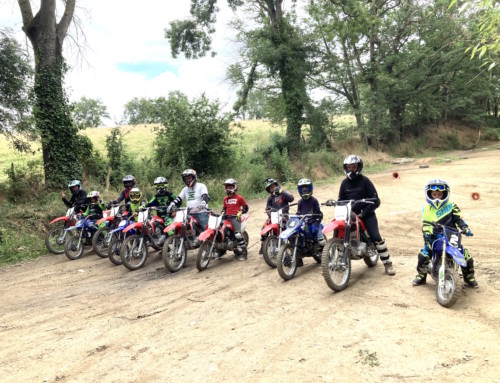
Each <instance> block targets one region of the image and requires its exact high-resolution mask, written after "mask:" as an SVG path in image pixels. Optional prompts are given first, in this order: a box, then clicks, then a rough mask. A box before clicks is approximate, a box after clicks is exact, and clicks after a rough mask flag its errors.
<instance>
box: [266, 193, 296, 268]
mask: <svg viewBox="0 0 500 383" xmlns="http://www.w3.org/2000/svg"><path fill="white" fill-rule="evenodd" d="M295 205H297V203H293V204H291V205H288V207H286V208H285V209H288V208H289V207H292V206H295ZM266 213H267V211H266ZM270 215H271V216H270V217H269V220H268V221H267V222H266V225H265V226H264V227H263V228H262V230H261V231H260V236H261V237H263V236H267V238H266V239H265V240H264V243H263V244H262V255H263V257H264V261H266V263H267V264H268V265H269V266H270V267H272V268H273V269H275V268H276V259H277V256H278V251H279V250H280V247H281V243H282V239H281V238H280V234H281V232H282V231H283V230H285V227H286V221H287V219H288V213H283V209H275V208H271V211H270Z"/></svg>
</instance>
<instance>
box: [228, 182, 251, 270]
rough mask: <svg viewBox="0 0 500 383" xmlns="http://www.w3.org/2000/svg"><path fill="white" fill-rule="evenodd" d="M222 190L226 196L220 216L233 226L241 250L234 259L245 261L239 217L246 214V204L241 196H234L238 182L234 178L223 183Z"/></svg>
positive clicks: (245, 250) (245, 248)
mask: <svg viewBox="0 0 500 383" xmlns="http://www.w3.org/2000/svg"><path fill="white" fill-rule="evenodd" d="M224 189H225V190H226V194H227V195H226V196H225V197H224V205H223V210H222V214H223V215H224V219H226V220H228V221H229V222H231V224H232V225H233V230H234V236H235V237H236V240H237V241H238V247H239V248H240V250H241V254H240V255H239V256H238V255H235V256H236V259H238V260H239V261H246V260H247V258H248V254H247V253H248V252H247V244H246V243H245V239H244V238H243V236H242V235H241V215H242V214H245V213H246V212H248V204H247V202H246V201H245V199H244V198H243V197H242V196H241V195H239V194H236V191H237V190H238V181H236V180H235V179H234V178H229V179H227V180H225V181H224Z"/></svg>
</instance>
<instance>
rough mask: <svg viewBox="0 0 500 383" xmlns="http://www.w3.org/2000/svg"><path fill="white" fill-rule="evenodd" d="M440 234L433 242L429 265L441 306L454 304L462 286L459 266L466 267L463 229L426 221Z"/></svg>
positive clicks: (425, 223)
mask: <svg viewBox="0 0 500 383" xmlns="http://www.w3.org/2000/svg"><path fill="white" fill-rule="evenodd" d="M423 223H424V225H430V226H432V227H433V228H434V229H436V231H437V232H438V233H441V234H440V238H438V239H436V240H435V241H434V242H433V243H432V254H431V262H430V263H429V265H428V266H427V270H428V273H429V274H430V275H431V276H432V279H434V280H435V281H436V282H437V283H436V299H437V301H438V303H439V304H440V305H441V306H444V307H451V306H453V305H454V304H455V303H456V302H457V300H458V298H460V295H462V286H461V285H460V283H459V281H460V276H459V275H458V270H459V266H461V267H466V266H467V262H466V261H465V256H464V248H463V246H462V243H461V241H462V234H463V233H464V232H463V231H457V230H453V229H452V228H449V227H447V226H445V225H442V224H440V223H437V222H429V221H424V222H423Z"/></svg>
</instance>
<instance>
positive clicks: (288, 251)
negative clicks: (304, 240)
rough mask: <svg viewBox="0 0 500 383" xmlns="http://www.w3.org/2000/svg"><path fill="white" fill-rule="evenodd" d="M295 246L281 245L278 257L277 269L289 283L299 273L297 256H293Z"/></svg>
mask: <svg viewBox="0 0 500 383" xmlns="http://www.w3.org/2000/svg"><path fill="white" fill-rule="evenodd" d="M294 248H295V247H294V246H293V245H291V244H290V243H284V244H283V245H281V247H280V249H279V251H278V256H277V257H276V267H277V268H278V274H279V275H280V277H281V278H283V279H284V280H285V281H289V280H290V279H292V278H293V277H294V276H295V273H296V272H297V256H295V257H294V256H293V250H294Z"/></svg>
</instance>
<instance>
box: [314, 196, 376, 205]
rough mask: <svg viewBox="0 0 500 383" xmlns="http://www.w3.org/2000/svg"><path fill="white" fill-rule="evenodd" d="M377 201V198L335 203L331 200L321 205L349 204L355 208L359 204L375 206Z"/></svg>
mask: <svg viewBox="0 0 500 383" xmlns="http://www.w3.org/2000/svg"><path fill="white" fill-rule="evenodd" d="M376 200H377V198H363V199H358V200H354V199H349V200H342V201H335V200H333V199H329V200H328V201H326V202H323V203H322V204H321V205H322V206H337V205H347V204H348V203H352V205H353V206H354V205H356V204H358V203H368V204H372V205H374V204H375V201H376Z"/></svg>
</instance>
